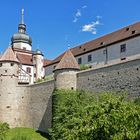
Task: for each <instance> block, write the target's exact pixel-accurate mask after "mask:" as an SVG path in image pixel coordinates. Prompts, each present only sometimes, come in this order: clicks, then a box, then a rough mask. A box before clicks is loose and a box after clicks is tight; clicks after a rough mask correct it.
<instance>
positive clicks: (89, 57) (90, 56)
mask: <svg viewBox="0 0 140 140" xmlns="http://www.w3.org/2000/svg"><path fill="white" fill-rule="evenodd" d="M91 61H92V55H91V54H90V55H88V62H91Z"/></svg>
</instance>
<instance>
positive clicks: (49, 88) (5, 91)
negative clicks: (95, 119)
mask: <svg viewBox="0 0 140 140" xmlns="http://www.w3.org/2000/svg"><path fill="white" fill-rule="evenodd" d="M80 64H83V65H88V66H89V69H88V70H84V71H80V67H79V65H80ZM50 75H51V76H52V77H53V79H52V80H49V81H44V82H41V83H36V81H37V80H38V79H41V78H44V77H45V76H50ZM54 89H72V90H77V89H78V90H87V91H90V92H97V93H98V92H101V91H116V92H120V91H126V92H128V94H129V97H130V98H135V97H138V96H140V23H139V22H138V23H136V24H133V25H130V26H128V27H125V28H123V29H120V30H118V31H115V32H113V33H111V34H108V35H105V36H103V37H101V38H98V39H95V40H92V41H90V42H87V43H85V44H83V45H80V46H77V47H74V48H72V49H70V50H68V51H66V52H64V53H63V54H62V55H60V56H58V57H57V58H56V59H54V60H52V61H49V60H44V58H43V54H42V52H41V51H40V50H36V51H32V40H31V37H29V36H28V35H27V34H26V25H25V23H24V11H23V10H22V22H21V23H20V24H19V26H18V33H17V34H14V35H13V36H12V39H11V45H10V46H9V47H8V49H7V50H6V51H5V53H4V54H3V55H2V56H0V122H7V123H9V124H10V126H11V127H19V126H20V127H21V126H22V127H32V128H35V129H38V130H40V131H43V132H46V131H47V129H48V128H50V127H51V119H52V93H53V91H54Z"/></svg>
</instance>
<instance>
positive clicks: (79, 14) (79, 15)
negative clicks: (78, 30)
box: [75, 9, 82, 17]
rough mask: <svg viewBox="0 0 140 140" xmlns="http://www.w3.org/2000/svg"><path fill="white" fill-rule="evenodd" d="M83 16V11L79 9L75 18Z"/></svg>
mask: <svg viewBox="0 0 140 140" xmlns="http://www.w3.org/2000/svg"><path fill="white" fill-rule="evenodd" d="M81 16H82V14H81V11H80V10H79V9H77V12H76V14H75V17H81Z"/></svg>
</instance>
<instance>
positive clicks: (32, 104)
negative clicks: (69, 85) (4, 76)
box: [0, 80, 54, 132]
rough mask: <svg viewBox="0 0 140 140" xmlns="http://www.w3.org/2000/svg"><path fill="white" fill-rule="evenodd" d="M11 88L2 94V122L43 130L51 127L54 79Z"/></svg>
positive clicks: (0, 111)
mask: <svg viewBox="0 0 140 140" xmlns="http://www.w3.org/2000/svg"><path fill="white" fill-rule="evenodd" d="M7 87H8V85H7ZM13 89H14V91H13ZM10 90H11V92H4V91H1V94H0V104H1V106H0V122H7V123H9V124H10V126H11V127H17V126H18V127H31V128H35V129H37V130H38V129H39V130H40V131H43V132H46V130H47V129H48V128H51V118H52V93H53V90H54V81H53V80H52V81H47V82H43V83H39V84H34V85H28V86H15V87H14V88H13V87H12V88H11V89H10Z"/></svg>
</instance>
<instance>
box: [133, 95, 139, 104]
mask: <svg viewBox="0 0 140 140" xmlns="http://www.w3.org/2000/svg"><path fill="white" fill-rule="evenodd" d="M134 103H135V104H137V105H140V97H138V98H136V99H135V100H134Z"/></svg>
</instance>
